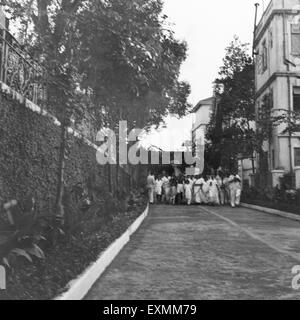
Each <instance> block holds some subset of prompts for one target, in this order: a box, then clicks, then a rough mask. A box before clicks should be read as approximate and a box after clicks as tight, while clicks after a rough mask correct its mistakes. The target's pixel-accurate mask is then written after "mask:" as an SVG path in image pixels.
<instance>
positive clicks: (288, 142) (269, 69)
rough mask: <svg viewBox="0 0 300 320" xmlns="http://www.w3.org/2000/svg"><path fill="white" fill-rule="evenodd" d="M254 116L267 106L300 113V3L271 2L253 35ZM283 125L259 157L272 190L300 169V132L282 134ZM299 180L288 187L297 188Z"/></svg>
mask: <svg viewBox="0 0 300 320" xmlns="http://www.w3.org/2000/svg"><path fill="white" fill-rule="evenodd" d="M254 54H255V79H256V80H255V86H256V113H257V117H259V114H260V112H261V110H262V108H266V103H265V102H266V101H268V107H270V109H271V110H272V114H276V113H280V112H282V110H284V112H285V113H286V114H292V112H300V1H298V0H272V1H270V3H269V5H268V7H267V9H266V10H265V12H264V14H263V16H262V18H261V20H260V22H259V24H258V25H257V26H256V28H255V32H254ZM285 128H286V124H284V123H281V124H280V125H279V126H276V127H275V128H274V129H273V133H272V135H271V136H270V138H269V141H267V142H265V143H264V146H263V149H264V154H261V155H260V156H258V159H257V160H258V161H257V162H258V170H259V171H261V172H262V171H268V172H269V173H270V182H271V183H272V185H273V187H275V186H276V185H279V184H280V183H279V182H280V178H281V177H282V176H283V175H284V174H286V173H290V174H291V176H294V177H295V176H297V175H299V174H298V171H299V170H300V168H299V166H300V130H299V132H295V133H293V134H288V133H283V131H284V129H285ZM298 180H299V179H296V180H294V181H293V182H292V183H291V184H292V185H294V186H295V184H296V187H298V188H300V181H298Z"/></svg>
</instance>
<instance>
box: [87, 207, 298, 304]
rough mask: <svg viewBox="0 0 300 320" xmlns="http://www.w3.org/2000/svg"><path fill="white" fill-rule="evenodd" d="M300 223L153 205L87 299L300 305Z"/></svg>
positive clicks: (257, 214)
mask: <svg viewBox="0 0 300 320" xmlns="http://www.w3.org/2000/svg"><path fill="white" fill-rule="evenodd" d="M295 265H300V222H297V221H292V220H288V219H285V218H281V217H277V216H272V215H268V214H265V213H261V212H258V211H254V210H251V209H244V208H238V209H231V208H229V207H202V206H191V207H187V206H175V207H173V206H153V207H151V209H150V213H149V217H148V218H147V219H146V221H145V222H144V223H143V225H142V227H141V228H140V229H139V230H138V231H137V233H136V234H135V235H134V236H133V237H132V239H131V241H130V243H129V244H128V245H127V246H126V247H125V248H124V249H123V250H122V252H121V253H120V254H119V256H118V257H117V258H116V259H115V260H114V262H113V263H112V264H111V266H110V267H109V268H108V269H107V270H106V272H105V273H104V274H103V275H102V277H101V278H100V279H99V280H98V281H97V282H96V283H95V285H94V286H93V288H92V289H91V290H90V292H89V293H88V295H87V296H86V299H93V300H114V299H120V300H122V299H126V300H131V299H138V300H139V299H141V300H144V299H151V300H152V299H155V300H161V299H170V300H174V299H179V300H181V299H192V300H193V299H197V300H200V299H300V290H299V291H297V290H293V289H292V279H293V277H294V275H293V274H292V268H293V267H294V266H295Z"/></svg>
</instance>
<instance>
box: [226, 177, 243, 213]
mask: <svg viewBox="0 0 300 320" xmlns="http://www.w3.org/2000/svg"><path fill="white" fill-rule="evenodd" d="M229 190H230V205H231V207H232V208H235V207H237V206H239V205H240V202H241V194H242V185H241V178H240V177H239V175H235V176H234V175H231V176H230V177H229Z"/></svg>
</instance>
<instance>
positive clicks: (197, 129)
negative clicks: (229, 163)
mask: <svg viewBox="0 0 300 320" xmlns="http://www.w3.org/2000/svg"><path fill="white" fill-rule="evenodd" d="M214 105H215V98H214V97H210V98H207V99H204V100H201V101H199V102H198V103H197V105H196V106H195V108H194V109H193V113H194V119H193V127H192V143H193V151H195V146H196V143H197V141H199V140H201V141H204V139H205V134H206V127H207V125H208V124H209V122H210V118H211V115H212V112H213V109H214Z"/></svg>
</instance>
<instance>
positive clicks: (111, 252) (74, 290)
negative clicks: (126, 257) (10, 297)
mask: <svg viewBox="0 0 300 320" xmlns="http://www.w3.org/2000/svg"><path fill="white" fill-rule="evenodd" d="M148 213H149V205H148V206H147V208H146V210H145V211H144V212H143V213H142V214H141V215H140V216H139V217H138V218H137V219H136V220H135V222H134V223H133V224H132V225H131V226H130V227H129V228H128V229H127V230H126V231H125V232H124V234H123V235H122V236H121V237H120V238H119V239H117V240H116V241H115V242H113V243H112V244H111V245H110V246H109V247H108V248H107V249H106V250H105V251H104V252H102V253H101V255H100V257H99V258H98V260H97V261H96V262H94V263H92V264H91V265H90V266H89V267H88V268H87V269H86V270H85V271H84V272H83V273H82V274H81V275H80V276H79V277H78V278H77V279H75V280H72V281H71V282H70V283H69V284H68V286H67V287H68V288H69V289H68V291H66V292H65V293H63V294H62V295H60V296H58V297H56V298H55V299H54V300H81V299H83V298H84V297H85V295H86V294H87V293H88V292H89V290H90V289H91V287H92V286H93V284H94V283H95V282H96V281H97V280H98V279H99V277H100V276H101V275H102V273H103V272H104V271H105V270H106V268H107V267H108V266H109V265H110V264H111V262H112V261H113V260H114V259H115V258H116V256H117V255H118V254H119V253H120V251H121V250H122V249H123V248H124V246H125V245H126V244H127V243H128V242H129V240H130V237H131V236H132V235H133V234H134V233H135V232H136V231H137V229H138V228H139V227H140V225H141V224H142V222H143V221H144V220H145V218H146V217H147V216H148Z"/></svg>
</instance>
